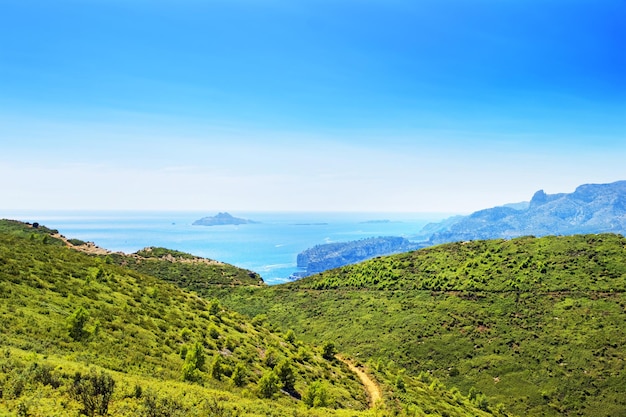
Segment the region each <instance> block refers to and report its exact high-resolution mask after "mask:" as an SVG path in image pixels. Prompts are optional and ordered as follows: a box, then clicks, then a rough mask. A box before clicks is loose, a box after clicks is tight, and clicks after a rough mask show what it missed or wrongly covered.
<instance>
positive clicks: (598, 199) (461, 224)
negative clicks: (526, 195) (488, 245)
mask: <svg viewBox="0 0 626 417" xmlns="http://www.w3.org/2000/svg"><path fill="white" fill-rule="evenodd" d="M424 229H426V230H429V231H431V233H432V234H431V236H430V237H429V238H428V243H429V244H430V245H435V244H439V243H446V242H456V241H465V240H480V239H498V238H504V239H510V238H514V237H518V236H526V235H533V236H545V235H574V234H580V233H607V232H610V233H619V234H624V232H626V181H618V182H614V183H610V184H585V185H581V186H579V187H578V188H576V190H575V191H574V192H573V193H569V194H566V193H561V194H546V193H545V192H544V191H543V190H539V191H537V192H536V193H535V195H534V196H533V197H532V199H531V200H530V202H529V203H527V204H518V205H507V206H501V207H494V208H490V209H485V210H480V211H477V212H475V213H472V214H470V215H469V216H458V217H456V218H453V219H449V220H446V221H444V222H441V223H437V224H430V225H427V226H425V228H424ZM421 235H423V233H421Z"/></svg>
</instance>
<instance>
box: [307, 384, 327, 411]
mask: <svg viewBox="0 0 626 417" xmlns="http://www.w3.org/2000/svg"><path fill="white" fill-rule="evenodd" d="M302 401H303V402H304V403H305V404H306V405H307V406H309V407H327V406H328V404H329V398H328V390H327V389H326V385H325V384H324V383H322V382H320V381H315V382H313V383H312V384H311V385H309V388H308V389H307V391H306V393H305V394H304V396H303V397H302Z"/></svg>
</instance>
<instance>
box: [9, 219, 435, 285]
mask: <svg viewBox="0 0 626 417" xmlns="http://www.w3.org/2000/svg"><path fill="white" fill-rule="evenodd" d="M215 214H216V213H198V212H195V213H193V212H50V211H48V212H13V213H4V212H0V215H1V217H4V218H10V219H16V220H22V221H27V222H31V223H32V222H39V223H40V224H43V225H45V226H47V227H50V228H53V229H58V230H59V232H60V233H61V234H63V235H65V236H66V237H69V238H78V239H82V240H86V241H91V242H94V243H95V244H96V245H98V246H101V247H103V248H106V249H109V250H112V251H122V252H126V253H132V252H135V251H137V250H139V249H142V248H144V247H146V246H163V247H167V248H170V249H176V250H181V251H184V252H189V253H192V254H194V255H197V256H202V257H205V258H211V259H216V260H219V261H222V262H227V263H230V264H233V265H236V266H239V267H242V268H247V269H250V270H253V271H255V272H258V273H259V274H260V275H261V276H262V277H263V279H264V280H265V282H267V283H268V284H277V283H281V282H285V281H287V279H288V277H289V275H291V274H292V273H293V272H296V271H297V270H298V269H297V267H296V256H297V254H298V253H299V252H301V251H303V250H305V249H307V248H310V247H312V246H315V245H317V244H322V243H330V242H342V241H349V240H357V239H363V238H367V237H376V236H404V237H410V236H412V235H414V234H416V233H417V232H419V231H420V229H421V228H422V227H423V226H424V225H425V224H426V223H428V222H431V221H437V220H440V219H442V218H445V217H446V215H443V214H423V213H417V214H398V213H394V214H384V213H244V212H231V214H232V215H233V216H236V217H243V218H246V219H251V220H255V221H259V222H261V223H260V224H245V225H239V226H210V227H207V226H192V225H191V223H192V222H193V221H194V220H197V219H199V218H201V217H205V216H209V215H215ZM379 220H388V222H378V221H379Z"/></svg>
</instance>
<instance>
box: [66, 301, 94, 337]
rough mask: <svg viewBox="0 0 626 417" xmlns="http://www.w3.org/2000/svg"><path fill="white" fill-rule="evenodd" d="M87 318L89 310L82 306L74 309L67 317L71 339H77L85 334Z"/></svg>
mask: <svg viewBox="0 0 626 417" xmlns="http://www.w3.org/2000/svg"><path fill="white" fill-rule="evenodd" d="M88 320H89V312H88V311H87V310H85V309H84V308H83V307H82V306H80V307H78V308H77V309H76V310H74V312H73V313H72V314H71V315H70V316H69V317H68V318H67V328H68V331H69V333H70V337H71V338H72V339H74V340H76V341H79V340H82V339H83V338H84V337H86V336H87V332H86V331H85V324H87V321H88Z"/></svg>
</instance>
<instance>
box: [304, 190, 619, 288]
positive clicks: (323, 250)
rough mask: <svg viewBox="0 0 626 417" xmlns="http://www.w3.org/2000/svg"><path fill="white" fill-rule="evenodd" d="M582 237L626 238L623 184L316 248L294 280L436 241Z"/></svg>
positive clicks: (309, 251)
mask: <svg viewBox="0 0 626 417" xmlns="http://www.w3.org/2000/svg"><path fill="white" fill-rule="evenodd" d="M583 233H618V234H626V181H618V182H614V183H610V184H585V185H581V186H579V187H578V188H577V189H576V190H575V191H574V192H573V193H570V194H567V193H561V194H546V193H545V192H544V191H543V190H539V191H537V192H536V193H535V195H534V196H533V197H532V199H531V200H530V202H520V203H511V204H505V205H503V206H499V207H493V208H489V209H485V210H480V211H477V212H474V213H472V214H470V215H468V216H454V217H450V218H448V219H445V220H443V221H441V222H439V223H430V224H427V225H426V226H424V228H423V229H422V230H421V231H420V232H419V233H418V234H416V235H415V236H413V238H412V239H411V240H412V242H409V241H407V240H406V239H403V238H389V237H387V238H376V239H364V240H361V241H352V242H342V243H333V244H332V245H318V246H316V247H314V248H311V249H307V250H306V251H304V252H301V253H300V254H299V255H298V266H299V267H301V268H306V270H307V272H306V273H304V274H302V273H300V274H296V275H294V278H299V277H301V276H306V275H310V274H312V273H317V272H322V271H324V270H327V269H332V268H336V267H339V266H343V265H348V264H351V263H356V262H360V261H363V260H365V259H368V258H373V257H376V256H383V255H390V254H393V253H398V252H402V251H410V250H414V249H418V248H422V247H426V246H432V245H437V244H440V243H447V242H457V241H468V240H483V239H501V238H503V239H511V238H514V237H519V236H527V235H533V236H546V235H574V234H583ZM381 239H382V240H381ZM394 239H395V240H394Z"/></svg>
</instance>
